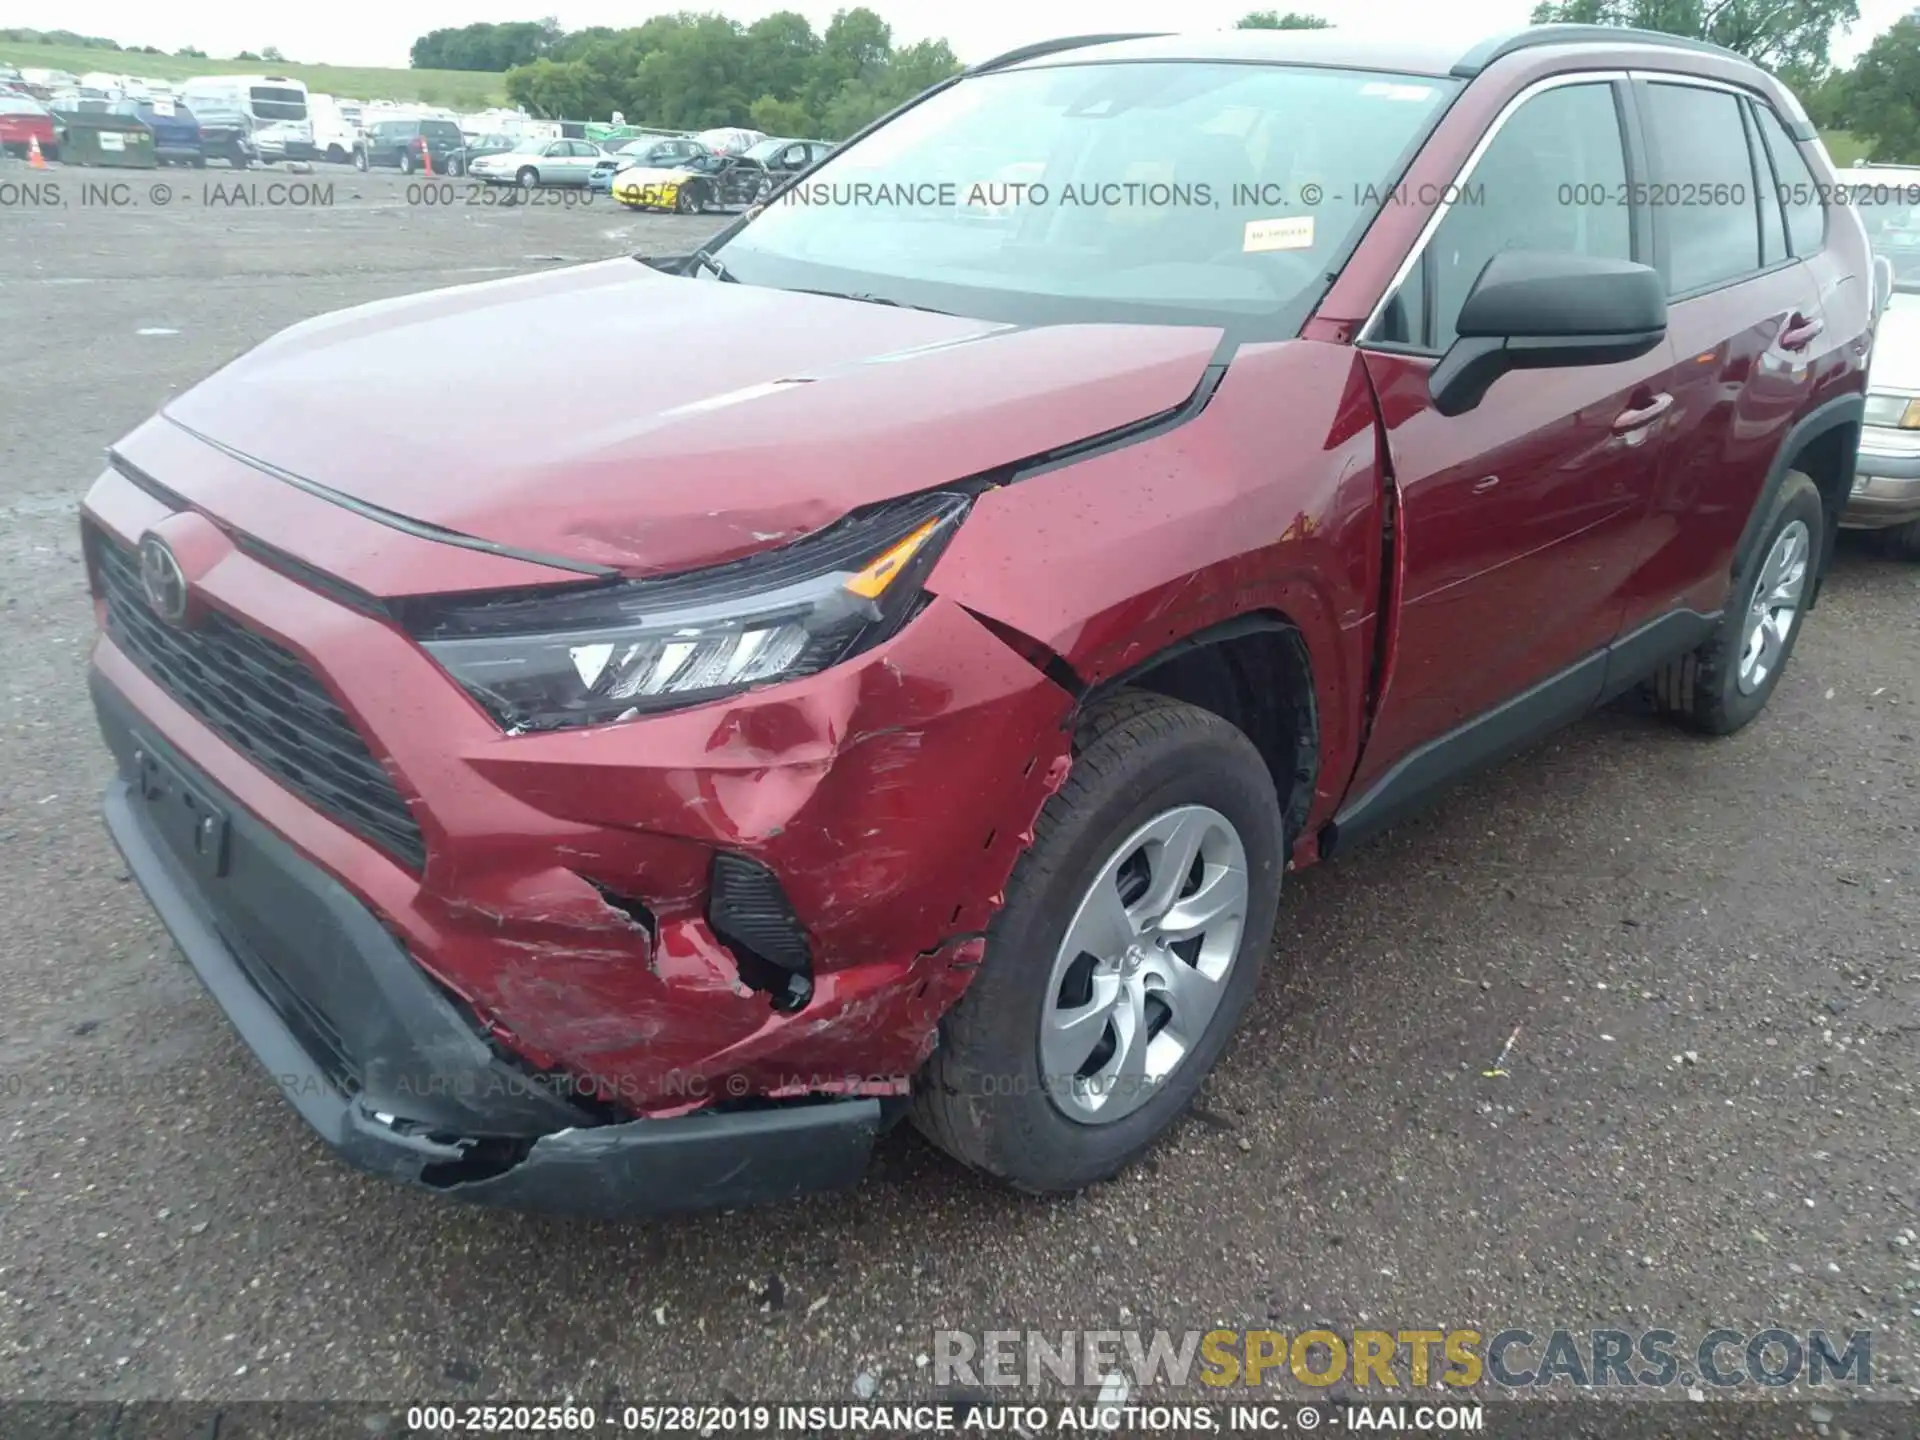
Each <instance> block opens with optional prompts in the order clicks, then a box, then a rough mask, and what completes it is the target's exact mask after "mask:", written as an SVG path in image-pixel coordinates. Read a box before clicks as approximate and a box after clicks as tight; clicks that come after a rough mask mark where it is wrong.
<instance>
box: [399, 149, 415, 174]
mask: <svg viewBox="0 0 1920 1440" xmlns="http://www.w3.org/2000/svg"><path fill="white" fill-rule="evenodd" d="M400 173H401V174H402V175H411V174H412V173H413V152H412V151H411V150H402V151H401V152H400Z"/></svg>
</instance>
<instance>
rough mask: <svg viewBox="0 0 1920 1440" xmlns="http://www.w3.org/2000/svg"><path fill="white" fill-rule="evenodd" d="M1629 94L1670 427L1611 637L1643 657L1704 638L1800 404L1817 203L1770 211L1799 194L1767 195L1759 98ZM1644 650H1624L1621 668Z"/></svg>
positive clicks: (1705, 89) (1806, 366)
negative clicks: (1806, 209)
mask: <svg viewBox="0 0 1920 1440" xmlns="http://www.w3.org/2000/svg"><path fill="white" fill-rule="evenodd" d="M1633 88H1634V93H1635V98H1636V102H1637V104H1638V107H1639V112H1640V116H1641V121H1642V126H1643V128H1644V130H1645V133H1646V137H1647V152H1648V163H1649V168H1650V171H1651V181H1652V183H1651V186H1650V188H1649V194H1650V195H1651V197H1652V198H1653V199H1654V200H1655V201H1656V202H1658V203H1656V204H1655V205H1654V206H1653V207H1652V210H1653V217H1652V218H1653V227H1654V237H1655V240H1654V243H1655V255H1656V261H1655V264H1656V266H1657V268H1658V269H1659V270H1660V271H1661V273H1662V275H1663V276H1664V277H1665V279H1666V283H1667V295H1668V300H1667V335H1668V338H1669V339H1670V340H1671V341H1672V343H1673V350H1674V357H1675V358H1674V366H1673V369H1672V371H1671V372H1670V373H1669V375H1668V376H1667V377H1666V379H1664V380H1663V381H1662V382H1661V387H1660V388H1661V389H1662V390H1663V391H1664V392H1666V393H1668V394H1670V395H1672V396H1673V413H1674V425H1675V430H1676V433H1677V434H1679V435H1681V436H1683V437H1684V442H1683V443H1678V444H1675V445H1673V446H1671V447H1669V448H1668V449H1667V451H1666V453H1665V454H1664V455H1663V456H1662V458H1661V469H1660V477H1659V484H1658V487H1657V489H1656V492H1655V495H1654V497H1653V502H1652V505H1651V507H1650V509H1649V511H1648V515H1647V519H1646V522H1645V524H1644V526H1643V527H1642V530H1641V541H1642V549H1643V554H1642V556H1641V559H1640V561H1639V563H1638V565H1637V567H1636V571H1635V574H1634V576H1633V579H1632V583H1631V585H1630V587H1629V591H1628V596H1627V614H1626V629H1627V631H1628V632H1629V633H1640V634H1643V635H1644V636H1645V637H1646V639H1647V642H1648V647H1650V649H1651V650H1652V651H1654V652H1657V651H1658V650H1659V649H1661V648H1672V646H1673V644H1675V643H1677V642H1679V641H1681V640H1684V639H1685V638H1686V635H1685V633H1684V632H1685V631H1686V629H1687V628H1688V626H1691V627H1692V628H1693V630H1694V631H1696V632H1701V633H1704V630H1705V628H1706V624H1707V617H1709V616H1712V615H1714V614H1717V613H1718V612H1719V611H1720V609H1721V608H1722V607H1723V606H1724V605H1725V604H1726V601H1727V590H1728V586H1729V582H1730V580H1731V577H1732V563H1733V551H1734V547H1735V545H1736V543H1737V541H1738V539H1739V536H1740V533H1741V531H1742V529H1743V528H1744V527H1745V525H1746V523H1747V518H1748V516H1749V515H1750V514H1751V513H1752V511H1753V508H1754V504H1755V502H1756V500H1757V498H1758V497H1759V494H1760V491H1761V488H1762V484H1763V482H1764V480H1765V479H1766V475H1767V471H1768V469H1769V467H1770V466H1771V465H1772V464H1773V460H1774V457H1775V455H1777V454H1778V453H1779V451H1780V447H1781V444H1782V442H1783V441H1784V440H1785V438H1786V434H1787V431H1788V430H1789V429H1790V428H1791V427H1792V425H1793V422H1794V420H1795V419H1796V418H1797V417H1798V416H1799V415H1800V414H1802V413H1803V412H1804V411H1805V410H1806V409H1807V408H1809V407H1810V405H1811V404H1812V400H1813V394H1814V389H1815V384H1816V377H1815V370H1816V366H1815V364H1814V361H1815V360H1816V358H1817V357H1818V356H1820V355H1821V354H1823V353H1824V351H1825V349H1826V346H1825V344H1824V343H1823V341H1822V335H1823V332H1824V329H1825V318H1824V315H1823V312H1822V304H1821V297H1820V287H1819V284H1818V282H1817V280H1816V279H1815V277H1814V275H1813V274H1812V272H1811V271H1810V270H1809V268H1808V266H1807V264H1806V262H1805V260H1804V259H1803V258H1802V256H1804V255H1806V254H1817V253H1818V251H1819V249H1820V245H1821V241H1822V239H1823V238H1824V229H1823V226H1824V216H1825V212H1824V210H1823V209H1821V208H1820V207H1818V206H1817V205H1816V206H1815V207H1814V214H1813V216H1812V220H1811V224H1810V225H1809V223H1808V221H1807V217H1806V216H1805V215H1803V214H1800V213H1795V214H1794V215H1792V216H1791V217H1790V216H1788V215H1786V214H1784V213H1783V209H1782V204H1781V201H1782V197H1783V193H1784V194H1785V195H1786V196H1788V197H1791V196H1793V195H1794V194H1796V191H1795V189H1794V186H1795V185H1799V186H1800V189H1799V191H1798V192H1797V193H1798V194H1800V195H1801V196H1803V197H1804V195H1805V192H1806V189H1807V188H1808V186H1807V184H1803V183H1802V182H1801V179H1800V176H1802V175H1804V174H1805V170H1804V165H1802V168H1801V170H1800V172H1798V174H1795V175H1794V176H1793V177H1792V178H1791V179H1790V180H1789V181H1788V182H1787V184H1786V189H1785V190H1784V192H1783V190H1782V185H1781V182H1780V181H1779V180H1778V179H1777V178H1776V175H1775V172H1774V165H1773V161H1772V158H1771V155H1770V152H1769V150H1768V148H1767V143H1766V133H1765V132H1766V131H1767V130H1768V129H1770V128H1771V129H1778V131H1779V135H1780V139H1781V141H1782V142H1785V143H1789V144H1790V143H1791V142H1788V141H1787V139H1786V132H1785V130H1784V129H1783V128H1780V127H1779V121H1778V119H1777V117H1774V115H1773V112H1772V110H1771V109H1770V108H1769V107H1768V106H1767V103H1766V101H1765V100H1764V99H1761V98H1760V97H1758V96H1750V95H1748V94H1747V93H1746V92H1744V91H1741V90H1737V89H1735V88H1734V87H1732V86H1728V85H1721V84H1717V83H1715V82H1713V81H1708V80H1699V79H1694V78H1692V77H1685V76H1679V75H1654V74H1637V75H1636V76H1635V77H1634V87H1633ZM1783 158H1784V157H1783ZM1808 183H1810V177H1808ZM1789 220H1791V221H1792V227H1791V228H1792V229H1794V230H1797V231H1798V232H1799V233H1798V234H1797V235H1790V234H1789V228H1790V227H1789V223H1788V222H1789ZM1796 249H1798V250H1799V251H1800V252H1801V253H1800V254H1799V255H1796V254H1794V253H1793V252H1794V250H1796ZM1663 637H1664V638H1663ZM1648 658H1649V657H1648V655H1645V654H1640V653H1637V652H1636V650H1629V651H1628V653H1626V654H1624V655H1623V656H1622V657H1621V666H1622V667H1623V668H1629V667H1631V666H1633V665H1636V664H1642V663H1644V662H1645V661H1646V660H1647V659H1648ZM1653 658H1656V659H1657V658H1659V657H1658V655H1657V653H1656V654H1654V656H1653ZM1619 678H1622V679H1626V678H1632V677H1628V676H1625V675H1622V676H1621V677H1619Z"/></svg>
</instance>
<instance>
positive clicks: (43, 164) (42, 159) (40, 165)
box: [27, 135, 47, 170]
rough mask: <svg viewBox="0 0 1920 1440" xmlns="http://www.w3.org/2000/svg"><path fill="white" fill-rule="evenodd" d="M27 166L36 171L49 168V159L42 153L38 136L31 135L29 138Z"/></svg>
mask: <svg viewBox="0 0 1920 1440" xmlns="http://www.w3.org/2000/svg"><path fill="white" fill-rule="evenodd" d="M27 165H28V166H29V167H30V168H31V169H34V170H44V169H46V168H47V157H46V156H44V155H42V154H41V153H40V137H39V136H38V135H29V136H28V137H27Z"/></svg>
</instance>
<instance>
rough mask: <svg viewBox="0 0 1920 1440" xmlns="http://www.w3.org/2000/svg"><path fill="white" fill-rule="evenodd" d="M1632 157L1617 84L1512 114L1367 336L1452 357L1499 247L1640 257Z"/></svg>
mask: <svg viewBox="0 0 1920 1440" xmlns="http://www.w3.org/2000/svg"><path fill="white" fill-rule="evenodd" d="M1626 180H1627V160H1626V150H1625V147H1624V145H1623V144H1622V142H1621V139H1620V114H1619V110H1618V108H1617V107H1616V106H1615V104H1614V100H1613V87H1612V86H1611V85H1610V84H1608V83H1605V82H1596V83H1593V84H1586V85H1559V86H1555V87H1554V88H1553V89H1551V90H1547V91H1544V92H1542V93H1541V94H1538V95H1536V96H1534V97H1533V98H1532V99H1531V100H1528V101H1527V102H1526V103H1525V104H1523V105H1522V106H1521V107H1520V108H1519V109H1518V110H1516V111H1514V112H1513V113H1512V114H1511V115H1510V116H1508V117H1507V120H1506V123H1505V124H1503V125H1502V126H1501V127H1500V129H1499V130H1498V131H1497V132H1496V133H1495V135H1494V137H1493V140H1492V142H1491V143H1490V144H1489V145H1488V146H1487V149H1486V152H1485V153H1484V154H1483V155H1481V157H1480V160H1479V163H1478V164H1476V165H1475V166H1474V167H1473V172H1472V174H1470V175H1467V176H1465V177H1464V178H1463V179H1462V181H1461V193H1460V195H1459V198H1457V199H1456V200H1455V201H1454V203H1453V206H1452V208H1451V209H1449V210H1448V211H1447V214H1446V218H1445V219H1444V220H1442V221H1441V222H1440V226H1439V228H1438V229H1436V230H1435V231H1434V232H1433V235H1432V237H1431V238H1430V239H1429V240H1428V242H1427V247H1426V249H1425V251H1424V252H1423V253H1422V255H1421V257H1420V260H1419V261H1418V262H1417V263H1416V264H1415V265H1414V267H1413V269H1412V270H1410V271H1409V272H1408V274H1407V278H1406V279H1405V280H1404V281H1403V282H1402V283H1401V285H1400V288H1399V290H1398V291H1396V292H1395V294H1394V295H1393V297H1392V299H1391V300H1389V302H1388V303H1387V305H1386V306H1385V307H1384V308H1383V309H1382V311H1381V321H1380V325H1379V326H1378V328H1377V331H1376V333H1375V334H1374V335H1373V336H1371V337H1370V338H1372V339H1376V340H1381V341H1386V342H1389V343H1391V342H1394V341H1398V342H1399V343H1402V344H1407V345H1413V346H1417V347H1419V348H1421V349H1427V350H1445V349H1446V348H1447V347H1448V346H1449V345H1451V344H1452V343H1453V341H1454V324H1455V322H1456V321H1457V320H1458V319H1459V318H1460V307H1461V305H1463V304H1464V303H1465V302H1466V298H1467V293H1468V292H1469V291H1470V290H1472V289H1473V283H1474V281H1476V280H1478V279H1479V278H1480V272H1481V271H1482V270H1484V269H1486V268H1487V262H1488V261H1489V260H1491V259H1493V257H1494V256H1495V255H1496V254H1498V253H1499V252H1500V251H1502V250H1551V251H1558V252H1562V253H1566V252H1571V253H1574V254H1580V255H1599V256H1607V257H1610V258H1613V259H1617V260H1631V259H1632V258H1633V238H1632V235H1633V227H1632V216H1631V212H1630V211H1629V209H1628V207H1627V206H1626V205H1624V204H1623V203H1621V202H1622V200H1623V199H1624V196H1623V193H1622V192H1623V191H1624V190H1625V188H1626Z"/></svg>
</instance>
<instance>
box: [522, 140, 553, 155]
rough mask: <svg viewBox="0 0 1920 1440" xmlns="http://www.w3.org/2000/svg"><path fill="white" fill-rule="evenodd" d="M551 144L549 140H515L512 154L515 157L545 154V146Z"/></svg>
mask: <svg viewBox="0 0 1920 1440" xmlns="http://www.w3.org/2000/svg"><path fill="white" fill-rule="evenodd" d="M552 143H553V142H552V141H550V140H517V141H515V142H514V146H513V153H514V154H516V155H540V154H543V153H545V151H546V148H547V146H548V145H550V144H552Z"/></svg>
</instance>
